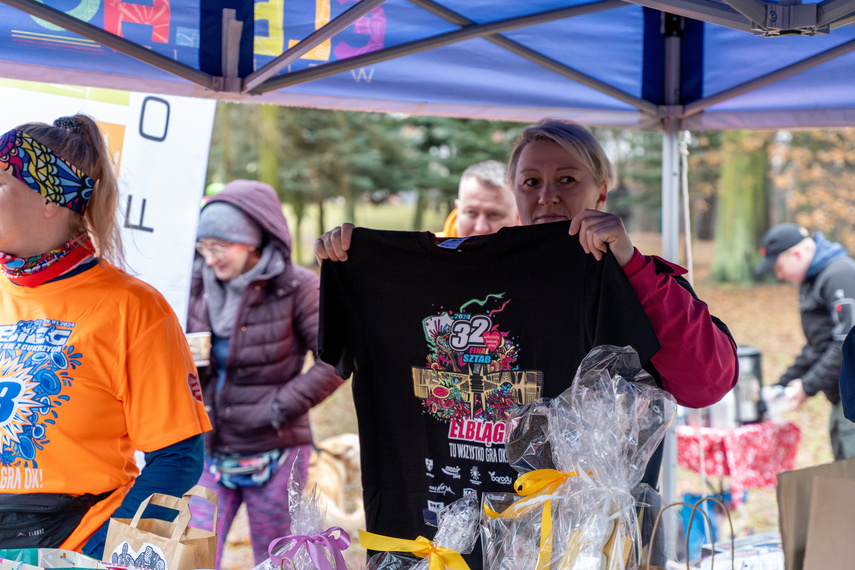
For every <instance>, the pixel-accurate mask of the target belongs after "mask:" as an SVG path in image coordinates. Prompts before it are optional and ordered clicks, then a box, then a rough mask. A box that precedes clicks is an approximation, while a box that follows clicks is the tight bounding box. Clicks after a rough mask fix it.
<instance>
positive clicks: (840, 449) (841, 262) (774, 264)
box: [757, 223, 855, 460]
mask: <svg viewBox="0 0 855 570" xmlns="http://www.w3.org/2000/svg"><path fill="white" fill-rule="evenodd" d="M761 253H763V255H765V259H764V260H763V262H762V263H761V264H760V265H759V266H758V267H757V272H758V273H760V274H763V273H768V272H769V271H770V270H772V269H774V271H775V276H776V277H777V278H778V279H780V280H783V281H790V282H791V283H794V284H796V285H798V286H799V311H800V313H801V317H802V329H803V330H804V334H805V338H806V339H807V344H805V346H804V348H803V349H802V351H801V353H800V354H799V355H798V357H796V361H795V362H794V363H793V365H792V366H790V367H789V368H788V369H787V370H786V372H784V374H783V375H782V376H781V378H780V380H779V383H780V384H781V385H782V386H786V387H787V388H786V394H787V398H788V399H789V400H790V403H791V408H792V409H798V408H800V407H801V405H802V404H803V403H804V402H805V400H807V398H809V397H811V396H813V395H815V394H816V393H817V392H820V391H822V392H823V393H824V394H825V396H826V397H827V398H828V400H829V401H830V402H831V418H830V420H829V430H830V434H831V448H832V452H833V453H834V459H835V460H837V459H847V458H850V457H855V424H853V423H852V422H850V421H849V420H847V419H846V418H845V417H844V415H843V408H842V406H841V404H840V389H839V387H838V376H839V375H840V364H841V361H842V352H841V347H842V345H843V340H844V339H845V338H846V335H847V333H848V332H849V330H850V329H851V328H852V325H853V324H855V321H853V319H855V311H853V305H855V301H853V299H855V261H853V260H852V258H850V257H849V255H848V254H847V252H846V250H845V249H844V248H843V246H842V245H840V244H839V243H835V242H829V241H828V240H826V239H825V237H824V236H823V235H822V233H821V232H817V233H816V234H815V235H814V236H813V237H812V238H811V237H810V234H809V233H808V231H807V230H806V229H805V228H803V227H801V226H799V225H797V224H789V223H787V224H779V225H777V226H775V227H773V228H772V229H770V230H769V231H768V232H766V235H765V236H763V249H762V250H761Z"/></svg>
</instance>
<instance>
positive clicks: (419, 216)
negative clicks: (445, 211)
mask: <svg viewBox="0 0 855 570" xmlns="http://www.w3.org/2000/svg"><path fill="white" fill-rule="evenodd" d="M426 204H427V198H426V197H425V193H424V192H423V191H421V190H420V191H419V192H418V197H417V198H416V211H415V213H414V214H413V229H414V230H415V231H420V230H422V229H424V218H425V205H426Z"/></svg>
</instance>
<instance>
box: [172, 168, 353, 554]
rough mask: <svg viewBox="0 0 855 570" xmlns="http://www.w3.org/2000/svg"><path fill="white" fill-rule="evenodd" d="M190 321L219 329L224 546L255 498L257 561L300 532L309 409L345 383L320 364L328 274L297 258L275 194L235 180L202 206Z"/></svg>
mask: <svg viewBox="0 0 855 570" xmlns="http://www.w3.org/2000/svg"><path fill="white" fill-rule="evenodd" d="M197 239H198V241H197V243H196V249H197V252H198V253H199V257H197V259H196V261H195V265H194V271H193V280H192V285H191V292H190V306H189V312H188V319H187V329H188V332H204V331H210V332H211V364H210V365H209V366H207V367H205V368H202V369H201V370H200V371H199V372H200V375H201V381H202V388H203V393H204V401H205V404H206V406H205V407H206V409H207V411H208V415H209V417H210V419H211V424H212V425H213V430H212V431H210V432H208V434H207V439H206V461H205V463H206V469H205V472H204V473H203V475H202V478H201V479H200V481H199V483H200V484H202V485H204V486H206V487H208V488H210V489H212V490H214V491H215V492H216V493H217V496H218V499H219V508H220V515H219V524H218V528H217V536H218V545H217V546H218V548H217V565H218V566H219V560H220V555H221V552H222V545H223V542H224V540H225V537H226V535H227V534H228V531H229V527H230V526H231V523H232V521H233V520H234V517H235V515H236V513H237V510H238V507H240V505H241V504H242V503H246V506H247V514H248V516H249V524H250V533H251V535H252V546H253V551H254V554H255V560H256V563H261V562H263V561H264V560H266V559H267V557H268V555H267V547H268V545H269V544H270V542H271V541H272V540H274V539H276V538H279V537H282V536H286V535H288V534H290V516H289V511H288V492H287V489H286V485H287V482H288V477H289V475H290V473H291V470H292V466H296V468H297V469H298V470H299V471H300V472H301V474H302V478H303V480H305V478H306V472H307V469H308V458H309V450H310V447H311V444H312V433H311V429H310V426H309V417H308V411H309V409H310V408H311V407H312V406H315V405H317V404H319V403H320V402H321V401H323V400H324V399H325V398H326V397H327V396H329V395H330V394H332V393H333V391H335V389H336V388H338V386H339V385H341V383H342V380H341V378H339V377H338V376H336V375H335V372H334V371H333V368H332V366H330V365H328V364H325V363H322V362H320V361H319V360H316V361H315V363H314V364H313V365H312V366H311V367H309V368H308V369H307V370H305V371H303V368H304V363H305V359H306V354H307V352H308V351H309V350H311V351H312V352H313V353H314V352H316V350H317V343H318V287H319V278H318V276H317V275H316V274H315V273H314V272H313V271H310V270H309V269H306V268H303V267H299V266H296V265H294V264H293V263H292V262H291V235H290V233H289V231H288V226H287V223H286V221H285V217H284V215H283V214H282V204H281V203H280V201H279V198H278V196H277V195H276V192H275V191H274V190H273V188H271V187H270V186H269V185H267V184H264V183H263V182H257V181H252V180H235V181H232V182H230V183H228V184H227V185H226V186H225V188H224V189H223V190H222V191H221V192H219V193H218V194H216V195H215V196H212V197H211V198H210V200H209V202H208V203H207V204H206V205H205V207H204V208H203V209H202V214H201V217H200V219H199V230H198V232H197ZM193 514H194V526H198V527H202V528H211V524H212V520H213V516H214V513H213V509H212V508H208V509H206V508H205V506H204V505H202V503H199V508H196V505H195V504H194V510H193Z"/></svg>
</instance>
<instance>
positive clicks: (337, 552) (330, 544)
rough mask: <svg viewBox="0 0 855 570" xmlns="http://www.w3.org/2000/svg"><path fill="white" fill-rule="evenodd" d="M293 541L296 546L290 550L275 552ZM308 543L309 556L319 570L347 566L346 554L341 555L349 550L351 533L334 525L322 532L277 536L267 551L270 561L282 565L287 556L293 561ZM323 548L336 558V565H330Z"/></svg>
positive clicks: (337, 568)
mask: <svg viewBox="0 0 855 570" xmlns="http://www.w3.org/2000/svg"><path fill="white" fill-rule="evenodd" d="M288 541H293V542H294V546H292V547H291V549H290V550H288V552H283V553H282V554H278V555H277V554H273V553H274V552H276V550H278V549H279V547H280V546H281V545H282V544H284V543H286V542H288ZM304 544H305V545H306V552H308V553H309V558H310V559H311V561H312V564H314V567H315V568H317V569H318V570H345V568H347V566H346V564H345V562H344V556H342V555H341V551H342V550H347V547H348V546H350V535H349V534H347V533H346V532H345V531H344V529H343V528H341V527H337V526H332V527H330V528H328V529H327V530H325V531H324V532H322V533H320V534H316V535H314V536H307V535H304V534H292V535H288V536H283V537H282V538H277V539H275V540H274V541H273V542H271V543H270V546H269V547H268V548H267V552H268V553H270V561H271V562H273V563H274V564H278V565H281V564H282V561H283V560H285V559H286V558H287V559H288V560H291V561H293V560H294V556H296V554H297V551H298V550H300V547H301V546H303V545H304ZM323 548H326V549H327V551H328V552H329V553H330V554H332V556H333V559H334V560H335V566H334V567H333V566H330V563H329V560H327V557H326V556H324V552H323Z"/></svg>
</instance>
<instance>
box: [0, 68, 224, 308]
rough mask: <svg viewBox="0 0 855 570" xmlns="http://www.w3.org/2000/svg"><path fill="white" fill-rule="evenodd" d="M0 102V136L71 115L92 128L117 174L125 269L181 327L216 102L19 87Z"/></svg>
mask: <svg viewBox="0 0 855 570" xmlns="http://www.w3.org/2000/svg"><path fill="white" fill-rule="evenodd" d="M0 100H2V101H3V102H4V105H3V107H2V109H0V133H3V132H6V131H7V130H9V129H11V128H13V127H15V126H17V125H20V124H22V123H28V122H34V121H39V122H46V123H51V122H53V120H54V119H56V118H57V117H60V116H65V115H73V114H75V113H85V114H87V115H90V116H91V117H93V118H94V119H95V120H96V121H97V122H98V124H99V125H100V126H101V129H102V130H103V131H104V133H105V135H106V137H107V140H108V144H109V148H110V151H111V152H112V154H113V159H114V161H115V163H116V165H117V167H118V178H119V189H120V192H121V197H120V200H119V206H120V223H121V224H122V239H123V241H124V245H125V256H126V262H127V269H128V271H129V272H130V273H131V274H132V275H135V276H137V277H139V278H140V279H142V280H143V281H146V282H147V283H149V284H151V285H153V286H154V287H155V288H157V289H158V290H159V291H160V292H161V293H162V294H163V295H164V296H165V297H166V299H167V301H168V302H169V304H170V305H171V306H172V308H173V310H174V311H175V314H176V315H177V316H178V318H179V320H181V322H182V325H183V324H184V321H185V319H186V315H187V303H188V299H189V289H190V274H191V266H192V262H193V251H194V249H193V243H194V242H195V239H196V225H197V223H198V217H199V206H200V200H201V197H202V194H203V190H204V186H205V176H206V169H207V163H208V149H209V147H210V143H211V131H212V129H213V126H214V110H215V105H216V102H215V101H211V100H203V99H191V98H187V97H175V96H162V95H157V96H154V95H147V94H145V93H128V92H124V91H113V90H107V89H92V88H86V87H70V86H65V85H51V84H42V83H29V82H22V81H0Z"/></svg>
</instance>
